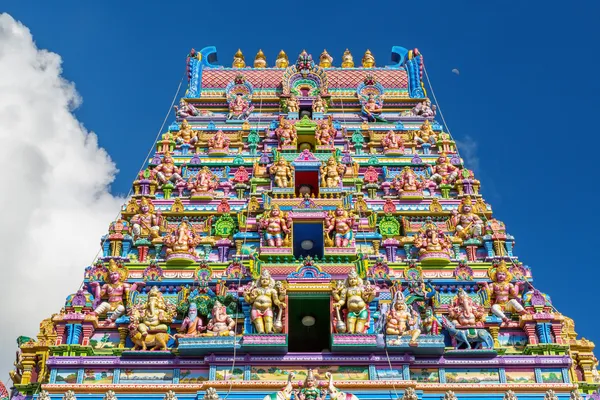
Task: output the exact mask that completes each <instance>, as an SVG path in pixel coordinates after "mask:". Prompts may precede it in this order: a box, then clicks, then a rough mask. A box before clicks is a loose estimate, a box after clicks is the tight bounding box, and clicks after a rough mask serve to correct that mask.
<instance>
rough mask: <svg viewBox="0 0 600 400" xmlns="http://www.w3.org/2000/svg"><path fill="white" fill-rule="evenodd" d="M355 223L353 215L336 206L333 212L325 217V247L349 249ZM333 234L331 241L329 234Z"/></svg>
mask: <svg viewBox="0 0 600 400" xmlns="http://www.w3.org/2000/svg"><path fill="white" fill-rule="evenodd" d="M354 225H355V221H354V215H352V214H349V213H348V211H346V210H344V209H343V208H342V207H340V206H338V207H337V208H336V210H335V211H334V212H331V211H330V212H329V214H328V215H327V216H326V217H325V235H326V238H327V240H326V243H325V245H326V246H328V247H331V246H332V245H333V244H335V247H349V246H350V245H351V244H352V242H351V240H352V237H353V231H352V229H353V228H354ZM331 232H334V239H331V237H330V234H331Z"/></svg>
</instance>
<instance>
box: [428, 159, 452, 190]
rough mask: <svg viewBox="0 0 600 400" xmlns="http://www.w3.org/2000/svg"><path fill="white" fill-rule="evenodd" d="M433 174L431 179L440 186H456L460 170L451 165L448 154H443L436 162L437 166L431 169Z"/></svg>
mask: <svg viewBox="0 0 600 400" xmlns="http://www.w3.org/2000/svg"><path fill="white" fill-rule="evenodd" d="M431 170H432V174H431V177H430V178H429V179H431V181H433V182H435V183H436V184H437V185H438V186H439V185H441V184H454V182H455V181H456V178H457V177H458V168H456V167H455V166H454V165H452V164H451V163H450V160H448V157H447V156H446V153H441V154H440V155H439V157H438V159H437V160H436V161H435V165H434V166H432V167H431Z"/></svg>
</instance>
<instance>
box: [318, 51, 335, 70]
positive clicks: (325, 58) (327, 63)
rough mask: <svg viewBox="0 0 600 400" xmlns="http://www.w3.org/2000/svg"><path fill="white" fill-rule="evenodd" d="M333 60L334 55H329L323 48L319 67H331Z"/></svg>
mask: <svg viewBox="0 0 600 400" xmlns="http://www.w3.org/2000/svg"><path fill="white" fill-rule="evenodd" d="M332 62H333V57H331V56H330V55H329V53H328V52H327V50H323V52H322V53H321V56H320V57H319V67H323V68H331V63H332Z"/></svg>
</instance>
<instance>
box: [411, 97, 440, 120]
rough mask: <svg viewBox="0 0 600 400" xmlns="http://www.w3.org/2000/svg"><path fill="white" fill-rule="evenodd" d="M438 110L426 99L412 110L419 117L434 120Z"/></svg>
mask: <svg viewBox="0 0 600 400" xmlns="http://www.w3.org/2000/svg"><path fill="white" fill-rule="evenodd" d="M436 108H437V107H436V106H435V105H431V100H429V99H425V100H424V101H422V102H420V103H417V105H416V106H414V107H413V109H412V110H411V113H412V115H414V116H418V117H423V118H433V117H435V113H436Z"/></svg>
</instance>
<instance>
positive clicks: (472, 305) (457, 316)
mask: <svg viewBox="0 0 600 400" xmlns="http://www.w3.org/2000/svg"><path fill="white" fill-rule="evenodd" d="M448 315H449V317H450V320H451V321H452V323H453V324H454V325H456V326H462V327H481V326H483V324H484V323H485V318H486V316H487V315H486V312H485V308H484V307H483V306H482V305H480V304H477V303H476V302H475V300H473V299H472V298H471V297H469V295H468V294H467V292H465V291H464V290H463V289H462V288H461V289H459V291H458V293H457V294H456V296H455V297H454V299H453V300H452V303H451V304H450V306H449V307H448Z"/></svg>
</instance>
